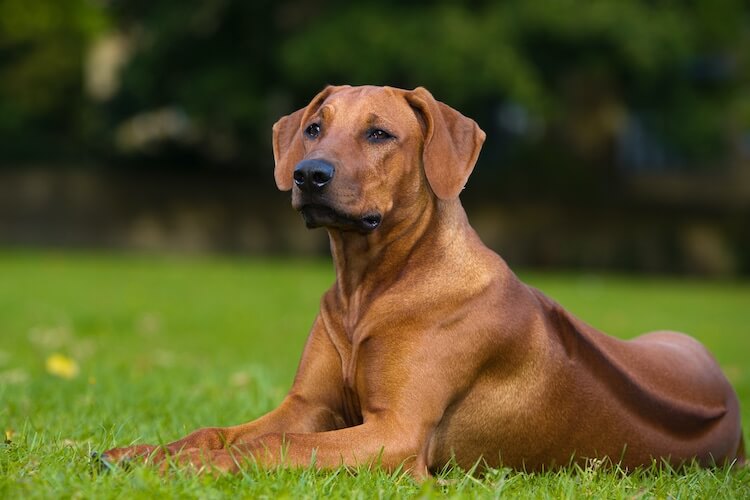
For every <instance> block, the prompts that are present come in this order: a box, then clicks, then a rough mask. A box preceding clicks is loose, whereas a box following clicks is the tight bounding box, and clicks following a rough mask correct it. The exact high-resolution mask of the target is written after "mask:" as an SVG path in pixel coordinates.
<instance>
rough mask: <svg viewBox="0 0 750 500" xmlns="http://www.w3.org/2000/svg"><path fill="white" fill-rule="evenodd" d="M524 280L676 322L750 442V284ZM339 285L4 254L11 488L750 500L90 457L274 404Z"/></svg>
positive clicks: (281, 273)
mask: <svg viewBox="0 0 750 500" xmlns="http://www.w3.org/2000/svg"><path fill="white" fill-rule="evenodd" d="M522 278H523V279H524V280H525V281H526V282H527V283H530V284H533V285H534V286H536V287H538V288H540V289H542V290H543V291H545V292H546V293H547V294H548V295H550V296H552V297H554V298H555V299H557V300H558V301H559V302H561V303H562V304H563V305H565V306H566V307H567V308H568V309H570V310H571V311H573V312H574V313H575V314H577V315H578V316H580V317H581V318H583V319H584V320H586V321H588V322H589V323H592V324H594V325H596V326H597V327H600V328H601V329H603V330H605V331H608V332H610V333H612V334H614V335H617V336H621V337H629V336H633V335H636V334H638V333H640V332H644V331H648V330H654V329H660V328H670V329H678V330H682V331H685V332H688V333H690V334H692V335H694V336H695V337H697V338H698V339H700V340H701V341H702V342H704V343H705V344H706V345H707V346H708V347H709V349H711V351H712V352H713V353H714V354H715V355H716V357H717V358H718V359H719V361H720V363H721V364H722V366H723V368H724V370H725V372H726V373H727V375H728V377H729V378H730V380H731V381H732V383H733V384H734V386H735V388H736V389H737V391H738V393H739V395H740V399H741V401H742V404H743V420H744V422H745V431H746V432H745V436H746V439H747V437H748V432H747V428H748V426H750V424H748V422H750V326H749V325H750V321H749V320H750V283H747V282H743V283H728V282H703V281H694V280H683V279H672V278H669V279H663V278H662V279H656V278H634V277H621V276H613V275H589V274H559V273H522ZM332 279H333V273H332V269H331V266H330V264H329V263H328V262H327V261H300V260H281V259H265V260H260V259H241V258H173V257H172V258H170V257H158V256H132V255H112V254H81V253H49V252H8V251H6V252H2V253H0V432H4V433H5V435H6V441H5V444H1V443H0V498H34V497H38V498H55V497H71V496H83V497H96V498H110V497H118V498H153V497H161V496H170V497H180V498H182V497H195V498H212V497H224V496H231V497H253V498H254V497H259V496H266V497H274V498H275V497H279V496H288V497H299V496H310V497H331V496H333V497H347V498H350V497H355V498H360V497H362V498H369V497H394V496H412V495H419V496H442V495H452V496H470V497H474V496H480V497H484V496H488V497H489V496H491V497H496V496H508V497H514V498H515V497H533V498H539V497H553V498H561V497H577V496H596V497H615V498H616V497H641V496H645V497H651V496H655V497H667V496H671V497H683V498H708V497H721V498H724V497H730V498H731V497H735V498H743V497H744V498H750V469H745V470H743V471H739V472H737V471H733V470H726V469H719V470H701V469H690V470H688V471H687V472H682V473H677V472H673V471H669V470H664V469H660V470H656V469H652V470H644V471H637V472H635V473H633V474H630V475H624V474H622V473H620V472H618V471H611V470H601V469H597V468H596V467H589V468H585V469H575V470H563V471H557V472H551V473H547V474H523V473H516V472H511V471H509V470H505V469H501V470H492V471H490V472H489V473H488V474H486V475H485V476H483V477H479V478H475V477H473V476H471V475H467V474H465V473H463V472H462V471H459V470H455V469H453V470H448V471H446V472H445V474H444V475H443V477H442V479H444V480H441V481H428V482H426V483H424V484H421V485H420V484H416V483H414V482H413V481H412V480H411V479H410V478H409V477H408V476H406V475H404V474H402V473H399V472H397V473H393V474H387V473H385V472H382V471H380V470H377V469H375V470H360V471H357V472H356V473H354V472H352V471H348V470H338V471H335V472H317V471H314V470H279V471H261V470H257V469H250V470H248V471H247V472H246V473H244V474H242V475H239V476H233V477H220V478H211V477H195V476H193V475H190V474H184V473H180V472H176V473H174V474H173V475H171V476H168V477H163V476H160V475H158V474H157V473H155V472H154V471H153V470H151V469H149V468H144V467H135V468H133V469H131V470H128V471H123V470H119V471H115V472H113V473H99V472H98V471H96V470H93V469H92V468H91V467H90V465H89V459H88V457H89V454H90V453H91V452H92V451H94V450H104V449H107V448H109V447H111V446H114V445H124V444H129V443H134V442H168V441H170V440H173V439H175V438H178V437H180V436H182V435H184V434H186V433H187V432H189V431H191V430H193V429H195V428H197V427H202V426H206V425H229V424H236V423H239V422H242V421H245V420H249V419H251V418H253V417H256V416H258V415H261V414H262V413H264V412H266V411H268V410H270V409H271V408H273V407H274V406H275V405H276V404H277V403H278V402H279V401H280V399H281V398H282V396H283V395H284V393H285V391H286V390H287V388H288V386H289V384H290V382H291V379H292V376H293V374H294V370H295V368H296V363H297V360H298V359H299V354H300V351H301V349H302V345H303V342H304V340H305V337H306V334H307V330H308V328H309V326H310V324H311V322H312V319H313V317H314V315H315V312H316V310H317V307H318V300H319V297H320V295H321V293H322V292H323V290H324V289H325V288H326V287H327V286H328V285H329V284H330V282H331V281H332ZM582 418H585V416H582Z"/></svg>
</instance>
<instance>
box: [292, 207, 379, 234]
mask: <svg viewBox="0 0 750 500" xmlns="http://www.w3.org/2000/svg"><path fill="white" fill-rule="evenodd" d="M299 212H300V213H301V214H302V217H303V218H304V219H305V224H306V225H307V227H309V228H314V227H320V226H331V227H338V228H341V229H351V230H358V231H361V232H364V233H369V232H371V231H374V230H375V229H377V228H378V227H379V226H380V223H381V222H382V221H383V216H382V215H381V214H379V213H377V212H367V213H365V214H364V215H361V216H354V215H349V214H346V213H343V212H341V211H339V210H336V209H335V208H333V207H330V206H328V205H324V204H320V203H307V204H305V205H302V207H301V208H300V209H299Z"/></svg>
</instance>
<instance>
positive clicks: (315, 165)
mask: <svg viewBox="0 0 750 500" xmlns="http://www.w3.org/2000/svg"><path fill="white" fill-rule="evenodd" d="M335 171H336V170H335V169H334V168H333V165H331V164H330V163H328V162H325V161H323V160H303V161H301V162H299V163H298V164H297V166H296V167H295V168H294V183H295V184H296V185H297V187H299V188H300V189H301V190H302V191H307V192H316V191H321V190H322V189H323V188H324V187H326V185H327V184H328V183H329V182H331V179H333V174H334V172H335Z"/></svg>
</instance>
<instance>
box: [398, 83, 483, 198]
mask: <svg viewBox="0 0 750 500" xmlns="http://www.w3.org/2000/svg"><path fill="white" fill-rule="evenodd" d="M406 100H407V101H408V102H409V104H410V105H411V107H412V108H414V109H415V110H416V111H417V113H418V114H419V116H420V117H421V119H422V120H423V122H424V129H425V131H424V149H423V151H422V161H423V163H424V171H425V175H426V176H427V181H428V182H429V183H430V187H431V188H432V191H433V192H434V193H435V194H436V195H437V196H438V198H441V199H443V200H450V199H453V198H456V197H458V195H459V193H460V192H461V190H462V189H463V188H464V186H465V185H466V181H467V180H468V179H469V175H470V174H471V171H472V170H473V169H474V164H476V162H477V157H478V156H479V150H480V149H482V143H483V142H484V139H485V133H484V132H483V131H482V129H480V128H479V125H477V124H476V122H475V121H474V120H472V119H471V118H467V117H465V116H464V115H462V114H461V113H459V112H458V111H456V110H455V109H453V108H451V107H450V106H447V105H445V104H443V103H442V102H439V101H437V100H435V98H434V97H432V94H430V92H429V91H428V90H427V89H425V88H423V87H417V88H416V89H414V90H412V91H411V92H406Z"/></svg>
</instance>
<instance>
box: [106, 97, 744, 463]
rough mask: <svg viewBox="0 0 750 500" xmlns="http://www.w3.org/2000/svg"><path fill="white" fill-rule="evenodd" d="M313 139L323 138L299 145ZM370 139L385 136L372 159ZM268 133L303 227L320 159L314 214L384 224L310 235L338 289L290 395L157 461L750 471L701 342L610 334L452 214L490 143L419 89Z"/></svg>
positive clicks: (334, 106) (321, 106)
mask: <svg viewBox="0 0 750 500" xmlns="http://www.w3.org/2000/svg"><path fill="white" fill-rule="evenodd" d="M311 123H318V124H319V125H320V127H321V133H320V135H319V136H318V137H315V138H310V137H306V136H305V135H304V134H305V130H306V127H308V126H309V125H310V124H311ZM373 128H378V129H385V130H387V131H388V132H389V133H390V134H391V135H393V136H394V137H393V139H388V140H385V141H380V142H376V143H373V142H372V141H369V140H368V139H367V134H368V131H369V130H372V129H373ZM273 131H274V134H273V150H274V157H275V159H276V170H275V179H276V183H277V185H278V187H279V188H280V189H282V190H288V189H293V192H292V205H293V206H294V207H295V208H296V209H298V210H302V211H304V210H305V207H306V206H307V205H309V204H310V203H311V199H310V196H309V195H307V194H305V193H303V192H302V191H301V190H300V189H298V187H296V186H295V184H294V182H293V179H292V176H293V173H294V169H295V166H296V165H297V164H298V163H299V162H300V161H302V160H303V159H308V160H309V159H318V160H324V161H326V162H329V163H330V164H332V165H333V166H334V167H335V177H334V178H333V180H332V181H331V184H330V186H328V187H327V188H326V189H325V191H324V192H323V193H322V194H320V195H319V196H317V197H316V199H315V203H317V204H324V205H325V206H326V207H328V209H330V210H331V211H334V212H335V213H337V214H344V215H346V216H347V217H349V218H350V219H351V220H353V221H356V220H358V219H357V218H358V217H362V216H363V215H364V214H368V213H378V214H381V215H382V223H381V224H380V225H379V226H378V227H377V229H375V230H373V231H362V230H356V228H352V227H350V226H349V225H346V224H343V225H342V224H338V223H337V222H335V221H333V222H326V223H321V224H320V225H325V226H327V230H328V234H329V236H330V241H331V252H332V254H333V260H334V265H335V268H336V281H335V283H334V284H333V286H332V287H331V288H330V289H329V290H328V291H327V292H326V293H325V295H324V296H323V298H322V300H321V307H320V313H319V315H318V317H317V318H316V319H315V321H314V323H313V326H312V330H311V332H310V335H309V338H308V341H307V344H306V346H305V349H304V352H303V354H302V359H301V361H300V365H299V369H298V372H297V375H296V377H295V379H294V383H293V385H292V388H291V390H290V392H289V394H288V395H287V397H286V398H285V399H284V400H283V402H282V403H281V405H280V406H279V407H278V408H277V409H275V410H273V411H272V412H270V413H268V414H267V415H265V416H262V417H260V418H259V419H257V420H254V421H252V422H249V423H246V424H242V425H238V426H235V427H229V428H208V429H201V430H198V431H196V432H194V433H192V434H190V435H189V436H187V437H185V438H183V439H181V440H179V441H176V442H174V443H172V444H170V445H168V446H167V447H166V452H168V453H169V454H171V455H172V456H173V457H174V458H175V460H177V461H179V462H185V463H191V464H193V465H195V466H197V467H202V466H203V465H206V464H209V465H211V466H213V467H215V468H217V469H219V470H227V471H236V470H237V469H238V467H239V465H241V459H242V458H243V457H249V458H252V459H253V460H256V461H258V462H260V463H261V464H262V465H269V466H272V465H277V464H282V463H283V464H286V465H291V466H308V465H309V464H310V463H311V457H312V456H314V457H315V460H314V464H315V465H316V466H317V467H322V468H332V467H338V466H340V465H349V466H356V465H361V464H369V463H371V462H372V461H374V460H378V461H379V462H380V463H381V464H382V465H383V466H384V467H386V468H388V469H393V468H395V467H397V466H399V465H400V464H405V465H406V467H407V468H408V469H409V470H410V471H411V472H412V473H413V474H414V475H415V476H418V477H423V476H425V475H428V474H430V473H432V472H434V471H436V470H438V469H440V468H441V467H443V466H444V465H446V464H447V463H448V462H449V461H450V460H451V458H455V461H456V462H457V463H458V464H459V465H460V466H462V467H465V468H470V467H472V466H473V465H474V464H475V463H477V462H478V461H482V463H483V464H486V465H490V466H499V465H504V466H510V467H514V468H517V469H526V470H540V469H543V468H548V467H555V466H560V465H566V464H568V463H570V462H571V461H576V462H580V461H583V460H587V459H591V458H600V459H601V458H608V459H610V460H611V461H612V462H619V463H620V464H621V465H622V466H624V467H627V468H630V467H636V466H641V465H648V464H650V463H651V461H652V459H664V460H666V461H668V462H669V463H671V464H673V465H679V464H681V463H683V462H684V461H687V460H691V459H696V460H697V461H698V462H699V463H701V464H703V465H710V464H713V463H724V462H728V461H732V460H735V459H738V460H739V461H742V460H743V459H744V453H743V447H742V446H743V445H742V433H741V430H740V414H739V405H738V400H737V396H736V395H735V393H734V391H733V389H732V387H731V386H730V384H729V382H728V381H727V380H726V378H725V377H724V375H723V374H722V372H721V370H720V368H719V366H718V365H717V363H716V361H715V360H714V359H713V358H712V356H711V355H710V354H709V353H708V352H707V351H706V349H705V348H704V347H703V346H701V345H700V344H699V343H698V342H697V341H695V340H693V339H692V338H690V337H688V336H686V335H683V334H680V333H675V332H666V331H662V332H653V333H649V334H646V335H643V336H640V337H637V338H635V339H633V340H629V341H622V340H618V339H615V338H612V337H609V336H606V335H604V334H603V333H600V332H598V331H597V330H595V329H594V328H592V327H590V326H588V325H587V324H585V323H583V322H582V321H580V320H579V319H577V318H575V317H574V316H573V315H571V314H570V313H568V312H567V311H565V310H564V309H563V308H562V307H560V306H559V305H558V304H557V303H555V302H554V301H552V300H550V299H549V298H547V297H546V296H544V295H543V294H542V293H541V292H539V291H538V290H535V289H533V288H530V287H528V286H526V285H524V284H523V283H521V282H520V281H519V280H518V279H517V278H516V276H515V275H514V274H513V273H512V272H511V270H510V269H509V268H508V266H507V265H506V263H505V262H504V261H503V260H502V259H501V258H500V257H499V256H498V255H496V254H495V253H494V252H492V251H491V250H489V249H488V248H487V247H485V246H484V245H483V244H482V242H481V241H480V239H479V237H478V236H477V235H476V233H475V232H474V230H473V229H472V228H471V226H470V225H469V223H468V220H467V218H466V214H465V212H464V210H463V208H462V206H461V203H460V201H459V200H458V194H459V193H460V191H461V190H462V189H463V187H464V184H465V183H466V180H467V178H468V176H469V174H470V173H471V170H472V169H473V167H474V163H475V161H476V159H477V156H478V155H479V150H480V148H481V145H482V142H483V141H484V138H485V136H484V133H483V132H482V131H481V130H480V129H479V127H478V126H477V125H476V123H474V122H473V121H472V120H470V119H468V118H466V117H464V116H463V115H461V114H460V113H458V112H457V111H455V110H454V109H452V108H450V107H448V106H446V105H445V104H442V103H439V102H438V101H436V100H435V99H434V98H433V97H432V95H431V94H430V93H429V92H428V91H426V90H425V89H423V88H418V89H416V90H413V91H406V90H401V89H395V88H388V87H384V88H381V87H348V86H343V87H328V88H326V89H325V90H323V91H322V92H321V93H320V94H318V96H316V97H315V98H314V99H313V100H312V102H311V103H310V105H309V106H307V107H306V108H303V109H301V110H299V111H297V112H295V113H292V114H291V115H289V116H286V117H283V118H282V119H281V120H279V121H278V122H277V123H276V124H275V125H274V129H273ZM313 222H315V221H313ZM308 223H309V224H310V221H309V220H308ZM290 307H292V305H290ZM282 444H283V445H284V446H283V447H284V448H285V453H283V454H282V453H281V451H280V450H281V448H282ZM149 455H150V459H151V460H155V461H161V460H162V459H163V458H164V455H165V450H160V449H157V448H155V447H152V446H146V445H142V446H134V447H128V448H119V449H113V450H110V451H108V452H106V454H105V457H106V458H108V459H110V460H114V461H117V460H121V459H123V458H126V457H134V456H140V457H149Z"/></svg>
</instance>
